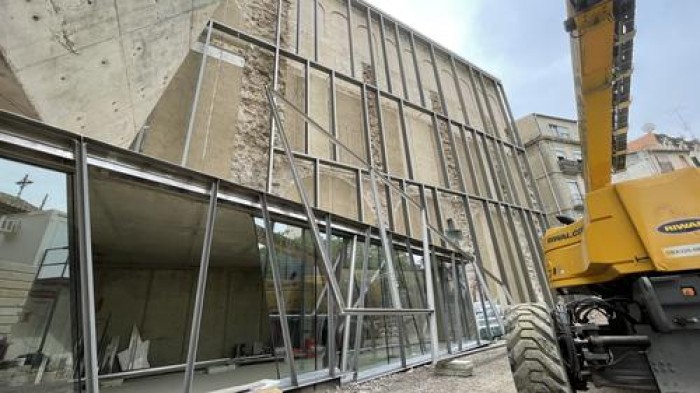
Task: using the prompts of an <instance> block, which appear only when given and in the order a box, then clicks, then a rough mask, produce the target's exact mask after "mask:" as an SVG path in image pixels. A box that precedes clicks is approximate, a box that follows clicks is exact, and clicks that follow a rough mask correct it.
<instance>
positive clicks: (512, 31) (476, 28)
mask: <svg viewBox="0 0 700 393" xmlns="http://www.w3.org/2000/svg"><path fill="white" fill-rule="evenodd" d="M368 1H369V3H371V4H373V5H375V6H377V7H378V8H380V9H382V10H384V11H386V12H387V13H389V14H391V15H393V16H395V17H396V18H397V19H399V20H401V21H403V22H404V23H406V24H407V25H409V26H412V27H414V28H415V29H416V30H418V31H420V32H422V33H424V34H425V35H427V36H429V37H431V38H433V39H434V40H435V41H437V42H439V43H441V44H442V45H444V46H446V47H448V48H449V49H452V50H453V51H455V52H456V53H458V54H460V55H461V56H462V57H464V58H466V59H467V60H469V61H471V62H473V63H475V64H476V65H478V66H479V67H481V68H484V69H485V70H487V71H489V72H490V73H492V74H494V75H495V76H497V77H499V78H500V79H501V80H502V81H503V84H504V86H505V89H506V93H507V95H508V99H509V100H510V104H511V106H512V107H513V114H514V115H515V116H516V117H521V116H523V115H526V114H528V113H532V112H539V113H546V114H550V115H556V116H562V117H569V118H575V117H576V111H575V98H574V92H573V79H572V71H571V58H570V50H569V39H568V35H567V34H566V32H564V27H563V21H564V19H565V17H566V10H565V0H526V1H519V0H431V1H425V0H368ZM698 16H700V1H697V0H663V1H652V0H638V1H637V12H636V28H637V35H636V37H635V48H634V74H633V76H632V107H631V119H630V120H631V124H630V127H631V128H630V133H631V136H632V137H635V136H639V135H640V134H641V129H642V126H643V125H644V124H645V123H653V124H655V125H656V127H657V129H658V130H660V131H662V132H667V133H670V134H673V135H680V136H685V137H688V136H695V137H697V136H700V104H699V102H700V101H699V100H698V96H697V93H698V92H700V23H698V21H697V18H698ZM681 118H682V119H683V120H681ZM684 123H685V124H684ZM686 125H687V126H686ZM686 128H687V129H688V131H686Z"/></svg>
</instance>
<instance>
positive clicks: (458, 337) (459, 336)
mask: <svg viewBox="0 0 700 393" xmlns="http://www.w3.org/2000/svg"><path fill="white" fill-rule="evenodd" d="M450 261H451V265H452V266H451V267H452V280H453V281H452V282H453V285H452V286H453V288H454V293H453V294H452V295H453V296H454V302H455V319H456V321H455V322H454V323H455V327H456V330H455V337H454V339H455V341H457V350H459V351H461V350H462V341H463V340H464V331H463V330H462V310H461V308H462V307H461V302H460V300H459V290H460V288H459V278H458V277H459V275H458V274H457V260H456V258H455V253H454V252H452V253H450ZM444 285H445V283H444V284H443V286H444Z"/></svg>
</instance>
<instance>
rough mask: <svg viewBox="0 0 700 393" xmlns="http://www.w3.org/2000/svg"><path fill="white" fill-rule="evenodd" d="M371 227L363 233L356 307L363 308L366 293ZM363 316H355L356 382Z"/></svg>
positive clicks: (354, 362) (354, 368)
mask: <svg viewBox="0 0 700 393" xmlns="http://www.w3.org/2000/svg"><path fill="white" fill-rule="evenodd" d="M370 230H371V227H368V228H367V230H366V231H365V239H364V245H363V246H364V247H363V252H362V274H361V275H360V293H359V299H358V300H357V307H364V306H365V294H366V293H367V284H368V283H367V268H368V266H367V265H368V264H369V250H370V243H371V241H372V234H371V231H370ZM363 319H364V315H363V314H359V315H358V316H357V325H356V326H355V356H354V357H353V370H354V371H355V373H354V378H353V379H354V380H355V381H357V376H358V373H359V363H360V352H361V350H362V348H361V346H362V325H363Z"/></svg>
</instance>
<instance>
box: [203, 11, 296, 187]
mask: <svg viewBox="0 0 700 393" xmlns="http://www.w3.org/2000/svg"><path fill="white" fill-rule="evenodd" d="M281 35H282V0H277V27H276V29H275V65H274V69H273V71H272V88H273V89H274V90H277V88H278V86H279V66H280V38H281ZM204 53H206V50H205V51H204ZM267 156H268V162H267V184H266V186H265V191H266V192H267V193H268V194H269V193H270V192H271V191H272V172H273V170H274V165H275V124H274V122H273V121H272V116H270V146H269V147H268V151H267Z"/></svg>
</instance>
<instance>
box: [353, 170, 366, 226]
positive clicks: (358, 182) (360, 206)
mask: <svg viewBox="0 0 700 393" xmlns="http://www.w3.org/2000/svg"><path fill="white" fill-rule="evenodd" d="M363 188H364V186H363V185H362V170H361V169H359V168H358V169H356V170H355V189H356V190H357V200H356V202H357V220H358V221H360V222H364V221H365V206H364V203H363V202H364V194H365V193H364V191H363Z"/></svg>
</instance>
